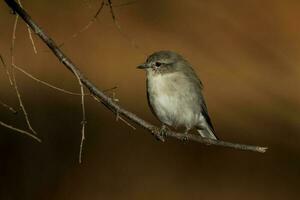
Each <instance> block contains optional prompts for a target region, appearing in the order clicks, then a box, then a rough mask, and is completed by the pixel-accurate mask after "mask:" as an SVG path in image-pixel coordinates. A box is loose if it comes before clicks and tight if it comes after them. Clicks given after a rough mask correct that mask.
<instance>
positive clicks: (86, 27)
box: [58, 0, 104, 47]
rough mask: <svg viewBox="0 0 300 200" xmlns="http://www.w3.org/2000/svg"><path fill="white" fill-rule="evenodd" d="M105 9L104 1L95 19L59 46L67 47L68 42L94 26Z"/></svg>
mask: <svg viewBox="0 0 300 200" xmlns="http://www.w3.org/2000/svg"><path fill="white" fill-rule="evenodd" d="M103 7H104V0H103V1H102V2H101V4H100V6H99V8H98V10H97V12H96V14H95V15H94V16H93V18H92V19H91V20H90V21H89V22H88V23H87V24H86V25H85V26H84V27H83V28H81V29H80V30H79V31H78V32H76V33H74V34H73V35H71V37H69V38H68V39H67V40H65V41H64V42H62V43H61V44H60V45H58V46H59V47H62V46H63V45H65V43H66V42H68V41H70V40H71V39H74V38H76V37H77V36H78V35H79V34H81V33H83V32H84V31H86V30H88V29H89V28H90V27H91V26H92V25H93V23H94V22H95V21H96V20H97V17H98V15H99V14H100V12H101V11H102V9H103Z"/></svg>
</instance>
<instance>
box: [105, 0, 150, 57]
mask: <svg viewBox="0 0 300 200" xmlns="http://www.w3.org/2000/svg"><path fill="white" fill-rule="evenodd" d="M107 2H108V6H109V10H110V14H111V18H112V20H113V22H114V24H115V26H116V27H117V30H118V31H119V33H120V34H121V35H122V36H123V37H124V38H125V39H126V40H127V41H128V42H129V43H130V45H131V46H132V47H134V48H136V49H137V50H139V51H141V48H140V47H139V45H138V44H137V43H136V42H135V41H134V40H133V39H132V38H131V37H130V36H129V35H128V34H126V33H125V32H123V31H122V29H121V26H120V24H119V23H118V20H117V18H116V15H115V12H114V9H113V7H114V6H113V4H112V2H111V0H107ZM132 3H134V2H132ZM143 54H144V55H145V53H143Z"/></svg>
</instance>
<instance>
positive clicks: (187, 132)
mask: <svg viewBox="0 0 300 200" xmlns="http://www.w3.org/2000/svg"><path fill="white" fill-rule="evenodd" d="M189 130H190V129H186V130H185V132H184V136H183V137H182V139H181V140H182V141H184V142H186V141H188V136H187V135H188V134H189Z"/></svg>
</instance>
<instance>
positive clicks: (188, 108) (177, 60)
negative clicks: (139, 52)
mask: <svg viewBox="0 0 300 200" xmlns="http://www.w3.org/2000/svg"><path fill="white" fill-rule="evenodd" d="M138 68H139V69H146V73H147V98H148V103H149V105H150V108H151V110H152V112H153V113H154V115H155V116H156V117H157V118H158V119H159V120H160V121H161V122H162V123H163V126H162V130H163V129H165V128H166V125H168V126H171V127H174V128H177V127H185V129H186V133H188V131H189V130H190V129H192V128H196V129H197V131H198V132H199V134H200V135H201V136H202V137H204V138H210V139H215V140H216V139H217V137H216V136H215V134H214V128H213V125H212V123H211V120H210V118H209V115H208V112H207V107H206V104H205V101H204V97H203V95H202V88H203V86H202V83H201V81H200V80H199V78H198V77H197V75H196V73H195V71H194V70H193V68H192V66H191V64H190V63H189V62H188V61H187V60H185V59H184V58H183V57H182V56H181V55H179V54H177V53H175V52H172V51H159V52H155V53H153V54H152V55H150V56H149V57H148V58H147V60H146V62H145V63H144V64H141V65H139V66H138Z"/></svg>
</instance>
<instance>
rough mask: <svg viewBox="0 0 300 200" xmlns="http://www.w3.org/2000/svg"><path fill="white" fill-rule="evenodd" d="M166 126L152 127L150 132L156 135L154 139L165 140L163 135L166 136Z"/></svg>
mask: <svg viewBox="0 0 300 200" xmlns="http://www.w3.org/2000/svg"><path fill="white" fill-rule="evenodd" d="M168 130H169V129H168V127H167V126H166V125H162V127H161V128H157V127H154V128H153V129H152V133H153V135H154V136H155V137H156V139H158V140H160V141H162V142H164V141H165V137H166V133H167V132H168Z"/></svg>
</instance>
